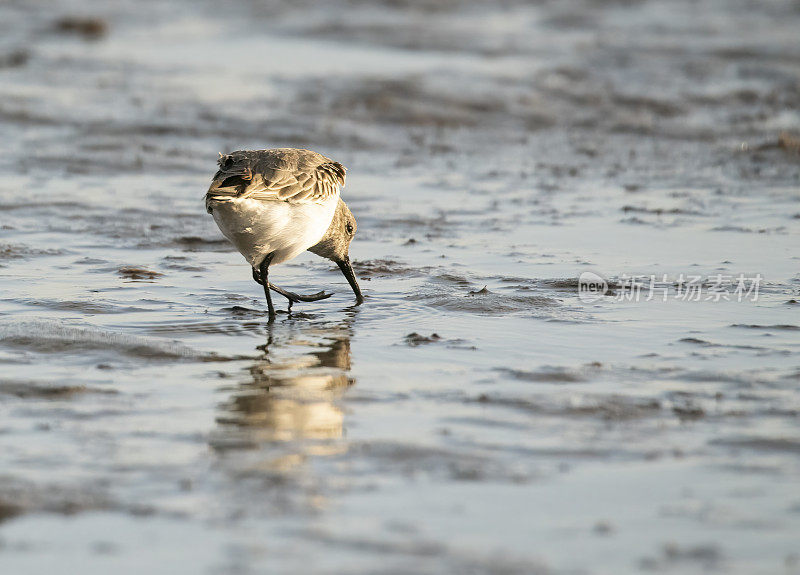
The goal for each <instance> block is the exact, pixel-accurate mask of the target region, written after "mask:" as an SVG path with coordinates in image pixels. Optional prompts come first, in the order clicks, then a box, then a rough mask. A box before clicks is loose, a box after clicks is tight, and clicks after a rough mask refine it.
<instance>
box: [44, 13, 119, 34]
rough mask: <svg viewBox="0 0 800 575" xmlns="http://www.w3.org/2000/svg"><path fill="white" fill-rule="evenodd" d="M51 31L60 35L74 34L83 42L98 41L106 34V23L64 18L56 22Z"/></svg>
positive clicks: (74, 17) (85, 18)
mask: <svg viewBox="0 0 800 575" xmlns="http://www.w3.org/2000/svg"><path fill="white" fill-rule="evenodd" d="M53 30H54V31H56V32H58V33H61V34H74V35H76V36H80V37H81V38H83V39H85V40H99V39H100V38H102V37H103V36H105V35H106V34H108V22H106V21H105V20H103V19H101V18H92V17H84V16H64V17H62V18H59V19H58V20H56V22H55V23H54V24H53Z"/></svg>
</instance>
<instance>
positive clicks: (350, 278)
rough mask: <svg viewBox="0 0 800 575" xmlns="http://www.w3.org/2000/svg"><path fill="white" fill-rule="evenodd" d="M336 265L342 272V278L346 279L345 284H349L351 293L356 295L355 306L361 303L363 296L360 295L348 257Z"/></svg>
mask: <svg viewBox="0 0 800 575" xmlns="http://www.w3.org/2000/svg"><path fill="white" fill-rule="evenodd" d="M336 264H337V265H338V266H339V269H340V270H342V273H343V274H344V277H346V278H347V282H348V283H349V284H350V287H351V288H353V293H354V294H356V305H359V304H361V303H363V302H364V296H363V295H361V288H360V287H358V281H357V280H356V274H355V272H354V271H353V266H352V265H350V257H349V256H346V257H345V258H344V259H343V260H339V261H337V262H336Z"/></svg>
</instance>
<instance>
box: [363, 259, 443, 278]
mask: <svg viewBox="0 0 800 575" xmlns="http://www.w3.org/2000/svg"><path fill="white" fill-rule="evenodd" d="M353 269H354V270H355V271H356V272H358V277H359V278H361V279H365V280H371V279H372V278H382V277H383V278H388V277H419V276H422V275H425V274H426V273H428V272H430V268H424V267H423V268H413V267H410V266H408V265H406V264H404V263H402V262H399V261H397V260H391V259H377V260H360V261H354V262H353Z"/></svg>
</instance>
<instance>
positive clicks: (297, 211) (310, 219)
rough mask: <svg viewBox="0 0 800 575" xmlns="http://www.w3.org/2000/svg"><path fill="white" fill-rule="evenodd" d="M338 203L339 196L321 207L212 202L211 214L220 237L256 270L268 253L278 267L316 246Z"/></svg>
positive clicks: (274, 202) (268, 202)
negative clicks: (234, 247)
mask: <svg viewBox="0 0 800 575" xmlns="http://www.w3.org/2000/svg"><path fill="white" fill-rule="evenodd" d="M338 200H339V198H338V194H337V196H336V197H333V198H329V199H328V201H326V202H324V203H322V204H315V203H307V204H306V203H304V204H290V203H288V202H281V201H261V200H249V199H239V198H231V199H229V200H225V201H219V202H214V203H213V205H212V215H213V216H214V221H215V222H217V225H218V226H219V229H220V230H221V231H222V234H223V235H224V236H225V237H226V238H228V239H229V240H230V241H231V243H233V245H235V246H236V249H238V250H239V252H240V253H241V254H242V255H243V256H244V257H245V259H246V260H247V261H248V262H250V265H251V266H253V267H256V268H257V267H258V265H259V264H260V263H261V262H262V261H263V260H264V257H265V256H267V254H271V253H272V254H274V255H273V256H272V264H279V263H281V262H285V261H287V260H290V259H292V258H293V257H295V256H297V255H298V254H301V253H303V252H304V251H306V250H307V249H308V248H310V247H311V246H313V245H315V244H316V243H318V242H319V241H320V240H321V239H322V236H323V235H325V232H326V231H327V230H328V226H329V225H330V223H331V220H332V219H333V212H334V211H335V210H336V203H337V202H338Z"/></svg>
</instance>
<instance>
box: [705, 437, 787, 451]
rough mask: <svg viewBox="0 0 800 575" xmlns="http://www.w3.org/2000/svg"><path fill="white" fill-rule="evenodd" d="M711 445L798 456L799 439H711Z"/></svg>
mask: <svg viewBox="0 0 800 575" xmlns="http://www.w3.org/2000/svg"><path fill="white" fill-rule="evenodd" d="M709 443H710V444H711V445H721V446H723V447H733V448H737V449H747V450H752V451H758V452H762V453H763V452H784V453H793V454H800V439H797V438H788V437H729V438H720V439H713V440H711V441H710V442H709Z"/></svg>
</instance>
